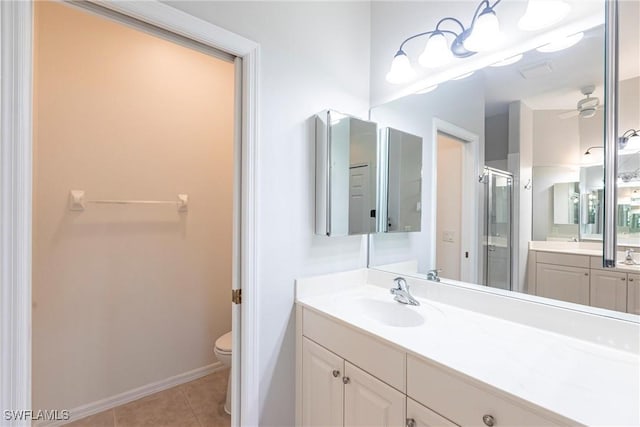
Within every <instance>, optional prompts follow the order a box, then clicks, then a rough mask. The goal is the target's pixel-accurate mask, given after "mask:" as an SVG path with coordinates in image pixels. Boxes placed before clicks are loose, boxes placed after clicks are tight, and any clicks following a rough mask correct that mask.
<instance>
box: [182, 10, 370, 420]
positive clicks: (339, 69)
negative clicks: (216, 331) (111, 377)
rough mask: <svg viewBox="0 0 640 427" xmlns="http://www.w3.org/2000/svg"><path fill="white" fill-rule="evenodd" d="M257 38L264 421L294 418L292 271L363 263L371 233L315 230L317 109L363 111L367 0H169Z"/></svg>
mask: <svg viewBox="0 0 640 427" xmlns="http://www.w3.org/2000/svg"><path fill="white" fill-rule="evenodd" d="M170 4H171V5H172V6H174V7H176V8H178V9H181V10H184V11H185V12H187V13H190V14H191V15H194V16H197V17H199V18H201V19H204V20H206V21H209V22H212V23H214V24H216V25H218V26H220V27H223V28H226V29H228V30H230V31H233V32H235V33H238V34H240V35H242V36H244V37H247V38H249V39H252V40H255V41H256V42H258V43H260V46H261V51H260V58H261V62H260V84H261V87H260V106H259V107H260V115H261V116H260V135H259V137H260V164H259V168H260V171H259V176H260V187H259V189H258V191H259V200H258V205H259V208H258V209H259V212H258V218H259V235H258V236H257V237H258V242H259V247H258V258H259V264H258V270H259V272H258V275H259V276H258V280H259V284H258V288H259V290H260V293H259V295H258V296H257V297H258V298H259V301H260V303H259V312H258V315H259V317H260V330H259V354H260V360H259V362H258V363H260V366H259V372H260V376H261V378H260V384H261V385H260V390H259V393H260V400H261V409H260V423H261V425H272V426H290V425H293V424H294V402H295V398H294V384H295V383H294V365H295V363H294V362H295V357H294V356H295V352H294V350H295V335H294V322H295V318H294V315H293V314H294V313H293V298H294V279H295V278H297V277H303V276H310V275H314V274H320V273H325V272H332V271H341V270H348V269H353V268H361V267H364V266H366V247H365V246H364V245H365V244H366V239H365V238H364V237H360V236H353V237H347V238H327V237H321V236H314V235H313V229H314V176H313V175H314V157H313V156H314V154H313V153H314V150H313V144H314V125H313V121H312V120H311V119H310V118H311V117H312V116H313V115H314V114H315V113H317V112H319V111H321V110H323V109H326V108H333V109H336V110H338V111H341V112H344V113H351V114H353V115H358V116H361V117H364V118H366V116H367V111H368V107H369V77H368V76H369V34H370V31H369V30H370V4H369V3H368V2H282V3H275V2H198V1H195V2H183V1H180V2H171V3H170Z"/></svg>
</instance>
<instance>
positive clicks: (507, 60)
mask: <svg viewBox="0 0 640 427" xmlns="http://www.w3.org/2000/svg"><path fill="white" fill-rule="evenodd" d="M523 56H524V55H523V54H521V53H519V54H517V55H514V56H511V57H509V58H505V59H503V60H502V61H498V62H496V63H493V64H491V65H490V67H506V66H507V65H511V64H515V63H516V62H518V61H520V60H521V59H522V58H523Z"/></svg>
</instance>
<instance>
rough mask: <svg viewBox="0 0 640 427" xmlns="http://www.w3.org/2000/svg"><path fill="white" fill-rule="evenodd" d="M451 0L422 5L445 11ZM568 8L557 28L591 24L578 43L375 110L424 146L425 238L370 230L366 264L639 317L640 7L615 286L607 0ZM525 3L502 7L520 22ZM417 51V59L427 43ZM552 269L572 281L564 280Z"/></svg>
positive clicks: (628, 46)
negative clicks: (608, 167) (606, 222)
mask: <svg viewBox="0 0 640 427" xmlns="http://www.w3.org/2000/svg"><path fill="white" fill-rule="evenodd" d="M443 3H444V2H428V3H426V4H422V3H420V6H416V7H421V8H422V12H424V11H425V10H426V9H428V8H432V9H433V13H435V14H436V15H437V14H438V13H440V12H441V14H442V15H443V16H446V15H447V13H446V8H445V7H444V5H443ZM459 3H464V4H468V7H469V8H470V9H473V8H474V7H475V5H476V2H459ZM569 3H570V5H571V12H570V14H569V16H568V17H566V18H565V20H564V21H563V22H562V23H560V24H558V25H557V26H556V27H553V28H552V29H551V30H550V31H557V30H558V28H562V25H566V26H568V27H570V26H572V25H576V23H577V22H583V23H584V22H590V24H589V25H586V26H584V27H583V28H582V29H581V32H582V33H583V36H582V37H581V38H580V37H576V39H578V41H577V42H575V43H573V44H570V45H569V43H567V45H565V46H558V47H564V48H562V49H560V48H558V49H549V48H548V46H547V47H546V48H542V49H537V48H533V49H529V50H526V51H525V52H524V53H523V54H522V57H519V58H513V59H514V61H502V62H498V63H494V64H491V65H490V66H485V67H481V68H479V69H477V70H476V71H475V72H474V73H472V74H470V75H469V74H465V75H460V76H458V77H457V78H454V79H449V80H447V81H445V82H441V83H440V84H439V85H438V86H437V87H430V88H428V89H426V90H424V91H422V92H423V93H414V94H411V95H406V96H402V97H398V98H397V99H394V100H393V101H390V102H386V103H383V104H381V105H378V106H376V107H374V108H372V110H371V114H370V119H371V120H373V121H375V122H377V123H379V124H380V126H388V127H392V128H397V129H403V130H405V131H407V132H410V133H411V134H413V135H416V136H418V137H421V138H422V139H423V141H424V145H423V153H422V159H423V164H424V165H425V166H424V168H423V174H422V181H421V191H422V201H423V202H422V209H421V211H420V221H421V228H420V231H417V232H409V233H393V234H372V235H371V236H370V238H369V247H370V254H369V258H370V266H371V267H373V268H378V269H384V270H388V271H394V272H397V273H401V274H415V275H418V276H421V277H425V275H426V274H427V272H429V271H430V270H439V273H440V277H441V278H442V281H443V282H445V283H447V282H450V283H455V281H463V282H469V283H475V284H480V285H484V286H487V287H488V288H496V289H502V290H508V291H513V292H519V293H529V294H533V295H537V296H542V297H546V298H553V299H557V300H563V301H566V302H572V303H578V304H582V305H586V306H595V307H599V308H605V309H609V310H615V311H618V312H628V313H635V314H640V288H637V289H636V283H637V282H639V281H640V266H636V264H638V263H640V258H638V257H639V256H640V253H638V254H636V253H635V252H633V251H635V249H634V248H635V247H638V246H640V137H635V135H636V133H637V132H633V131H634V130H635V131H637V130H638V128H639V127H640V35H639V29H638V27H639V26H638V22H640V21H639V18H640V2H637V1H622V2H620V6H619V7H620V15H619V16H620V23H619V27H620V32H619V40H620V41H619V97H618V100H619V112H620V114H619V117H618V126H619V127H618V133H619V135H620V136H624V135H627V136H631V138H626V139H627V141H624V138H621V139H620V144H619V157H618V165H619V170H618V186H617V191H618V210H617V218H616V223H617V226H618V243H619V244H620V247H619V251H620V254H621V255H620V256H619V257H618V259H619V260H620V263H621V266H620V267H621V268H620V269H619V270H614V271H611V272H610V273H609V274H614V273H616V274H617V276H615V281H614V279H611V280H609V278H606V277H605V278H604V279H603V278H602V277H604V276H603V274H604V273H603V272H607V271H606V270H604V269H602V270H601V268H602V262H601V259H602V229H603V210H602V209H603V203H604V199H603V194H604V184H603V180H604V173H603V151H604V150H603V145H604V116H605V115H604V108H605V105H604V99H605V93H604V77H605V76H604V70H605V2H604V0H602V1H588V2H569ZM525 6H526V3H525V2H502V3H501V4H500V5H499V7H500V8H501V10H504V12H505V14H512V15H513V16H516V15H517V14H518V13H521V12H523V11H524V7H525ZM457 8H458V9H461V8H462V6H461V5H460V4H457ZM409 9H410V8H403V9H402V10H404V11H405V12H407V13H409ZM520 9H522V10H520ZM414 13H415V11H414ZM541 32H544V31H541ZM541 32H532V33H531V36H530V37H531V40H533V39H535V38H536V37H539V36H540V34H541ZM388 34H391V32H388ZM403 36H405V34H399V35H398V36H397V37H398V39H402V37H403ZM518 37H522V34H520V35H519V36H518ZM525 42H526V40H525ZM511 47H512V46H511ZM411 49H412V47H411V46H407V47H406V50H407V51H408V52H407V53H408V54H409V56H411ZM415 49H416V52H417V54H415V57H417V56H418V55H419V53H420V52H419V51H420V49H424V43H422V45H421V46H420V43H417V46H416V47H415ZM516 59H518V60H517V61H515V60H516ZM459 61H464V59H462V60H459ZM629 141H631V142H629ZM628 248H631V249H632V250H631V251H629V250H627V249H628ZM638 252H640V248H638ZM540 253H545V254H555V256H551V257H549V256H546V255H544V256H543V255H538V254H540ZM565 255H567V256H568V258H564V256H565ZM573 255H576V256H579V257H580V256H581V257H584V259H583V258H576V259H579V262H578V261H576V262H578V263H580V265H577V264H576V262H574V261H572V260H573V258H572V257H571V256H573ZM562 260H566V262H565V264H566V265H561V264H562ZM622 264H624V268H623V266H622ZM547 265H553V266H554V269H555V270H557V269H558V268H560V269H562V268H565V267H566V271H564V270H563V271H564V273H566V272H571V273H567V274H564V273H563V274H564V275H560V276H558V277H560V278H559V279H557V283H556V278H555V277H554V276H553V275H552V274H551V273H550V271H551V269H550V268H547V267H545V266H547ZM636 268H637V271H636V270H634V269H636ZM555 270H554V271H555ZM596 276H597V279H596ZM605 276H606V275H605ZM598 280H600V281H598ZM563 286H566V287H567V288H566V289H565V288H562V287H563ZM623 293H624V297H623ZM623 300H624V301H623Z"/></svg>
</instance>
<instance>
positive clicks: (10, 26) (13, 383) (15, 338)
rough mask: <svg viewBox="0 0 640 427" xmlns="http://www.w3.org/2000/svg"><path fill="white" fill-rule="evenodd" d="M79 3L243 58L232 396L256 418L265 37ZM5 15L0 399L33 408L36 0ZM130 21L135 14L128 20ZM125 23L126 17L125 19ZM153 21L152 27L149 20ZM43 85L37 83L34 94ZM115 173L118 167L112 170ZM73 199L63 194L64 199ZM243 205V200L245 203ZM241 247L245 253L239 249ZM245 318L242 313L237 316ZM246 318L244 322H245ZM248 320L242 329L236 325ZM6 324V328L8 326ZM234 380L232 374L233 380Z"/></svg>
mask: <svg viewBox="0 0 640 427" xmlns="http://www.w3.org/2000/svg"><path fill="white" fill-rule="evenodd" d="M74 5H76V6H77V5H80V6H82V7H85V8H88V9H92V11H93V12H96V9H99V10H100V11H99V12H98V14H104V15H106V16H111V15H113V14H114V13H115V14H118V15H120V16H121V17H122V18H123V20H124V21H130V22H135V23H137V24H139V25H141V26H143V27H145V26H151V27H154V28H157V29H162V30H166V31H170V32H173V33H174V34H179V35H180V36H181V37H184V38H186V39H188V40H191V41H195V42H197V43H201V44H203V45H205V46H210V47H213V48H222V49H224V51H226V52H229V53H230V54H232V55H235V56H236V57H237V58H236V60H235V63H236V74H237V79H236V82H238V86H240V85H241V87H238V88H237V89H238V90H237V91H236V98H237V99H238V100H240V101H241V102H237V103H236V106H237V109H236V110H237V111H236V114H235V117H236V118H238V119H240V118H241V120H238V121H237V122H236V124H235V125H234V127H235V131H236V132H234V134H235V140H236V144H235V149H234V159H235V163H236V164H239V165H241V167H240V168H237V169H236V173H235V174H234V175H235V176H234V184H238V185H235V188H236V189H237V191H236V192H235V194H234V205H235V207H236V208H237V209H235V212H236V213H237V215H236V216H235V217H234V221H233V222H234V224H233V228H234V230H235V231H234V236H235V237H234V258H233V259H234V269H233V280H232V282H233V287H234V288H240V287H242V288H243V289H244V293H245V295H248V296H249V297H250V298H248V300H247V301H246V302H245V303H244V306H245V309H246V310H243V311H240V309H239V306H234V307H233V310H232V311H233V324H234V328H233V330H234V335H236V338H237V339H234V344H233V346H234V360H235V359H236V358H237V360H235V361H236V362H238V363H234V365H233V369H234V371H235V373H236V374H237V373H238V372H239V371H240V365H241V364H242V368H243V374H242V376H240V375H235V374H234V378H235V380H237V381H238V382H241V383H242V387H235V390H236V393H237V395H238V396H240V395H242V399H240V398H236V399H234V403H233V406H234V408H235V410H233V413H234V415H233V416H232V424H233V425H239V424H240V417H241V416H242V422H243V423H247V424H256V423H257V418H256V417H257V411H256V410H255V408H256V405H257V401H258V399H257V387H256V384H257V383H258V375H257V366H256V364H255V363H254V361H255V360H257V348H256V347H255V346H252V345H249V346H247V345H244V346H243V347H245V348H246V350H245V351H244V352H243V357H242V361H240V357H239V351H235V349H236V348H240V346H241V345H243V344H245V343H254V342H255V337H256V335H257V318H256V317H255V305H256V301H255V299H254V298H251V295H253V294H254V293H255V289H256V269H255V256H256V253H255V235H256V234H257V233H256V227H257V224H256V206H255V200H256V199H257V195H256V182H257V167H256V165H257V151H256V147H257V128H256V117H257V113H258V108H257V102H256V96H257V89H258V85H257V72H256V71H257V62H258V61H257V52H258V49H259V45H257V44H256V43H254V42H252V41H250V40H247V39H245V38H243V37H241V36H238V35H235V34H233V33H230V32H228V31H225V30H222V29H221V28H219V27H217V26H215V25H212V24H208V23H206V22H204V21H201V20H199V19H197V18H195V17H192V16H189V15H187V14H177V13H176V11H175V9H173V8H171V7H170V6H167V5H164V4H161V3H159V2H154V1H150V2H143V3H104V4H102V3H101V6H96V5H95V4H94V3H92V2H81V3H74ZM0 7H1V8H2V16H3V21H2V23H0V34H1V35H2V40H3V55H2V58H1V65H2V72H3V88H4V89H6V88H12V90H11V91H8V90H2V91H1V92H0V105H1V107H2V108H0V111H2V116H3V128H4V129H3V132H2V134H1V135H0V148H1V150H2V152H3V153H4V154H6V155H3V156H2V158H1V159H0V160H1V163H2V168H1V169H2V170H3V178H2V180H1V181H0V198H1V201H2V203H1V204H2V205H3V206H4V209H3V210H2V213H1V214H0V215H1V216H2V221H1V222H2V223H3V224H5V225H6V226H7V227H10V228H8V230H11V233H4V232H3V233H2V235H0V240H1V242H0V247H2V248H3V252H2V257H0V262H1V267H2V268H0V270H1V271H3V275H2V277H1V279H0V280H1V283H0V286H1V291H2V294H3V295H5V296H7V298H3V299H2V302H1V304H2V310H0V318H1V321H2V325H3V328H2V330H3V333H2V335H0V339H1V343H0V346H2V348H4V349H6V350H7V351H5V352H3V357H2V359H1V360H0V362H1V363H0V371H1V374H2V375H0V376H1V377H2V378H3V381H2V383H1V384H0V388H1V390H0V400H1V402H0V403H1V405H0V406H2V407H3V408H5V409H15V410H23V409H24V408H32V407H33V406H32V402H31V395H32V393H31V359H32V355H31V311H32V310H31V279H30V277H31V258H32V257H31V253H32V242H31V232H32V226H31V221H30V218H31V209H32V198H31V194H32V192H31V177H32V173H33V170H34V166H35V165H34V164H33V163H32V157H31V152H32V134H31V129H30V127H31V121H32V119H31V118H32V115H33V113H32V102H33V99H32V97H31V93H32V67H33V65H34V64H33V50H32V46H33V45H32V39H31V34H32V29H33V27H32V23H33V18H32V17H33V3H31V2H3V3H2V4H1V5H0ZM130 22H129V23H130ZM129 23H127V25H129ZM147 30H148V29H147ZM37 89H38V88H34V91H35V92H36V93H37ZM114 175H117V172H116V173H115V174H114ZM61 208H62V209H66V208H67V204H66V202H65V203H64V207H61ZM240 208H241V209H240ZM240 247H242V248H243V249H242V252H241V251H240ZM241 318H242V319H241ZM241 320H242V322H241ZM241 324H242V334H240V325H241ZM4 332H6V333H4ZM235 380H234V381H235ZM21 423H22V421H20V420H17V419H16V420H13V421H12V420H9V421H8V423H7V425H19V424H21Z"/></svg>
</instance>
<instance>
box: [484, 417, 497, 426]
mask: <svg viewBox="0 0 640 427" xmlns="http://www.w3.org/2000/svg"><path fill="white" fill-rule="evenodd" d="M482 422H484V425H486V426H487V427H493V426H494V425H496V419H495V418H493V415H485V416H483V417H482Z"/></svg>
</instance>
